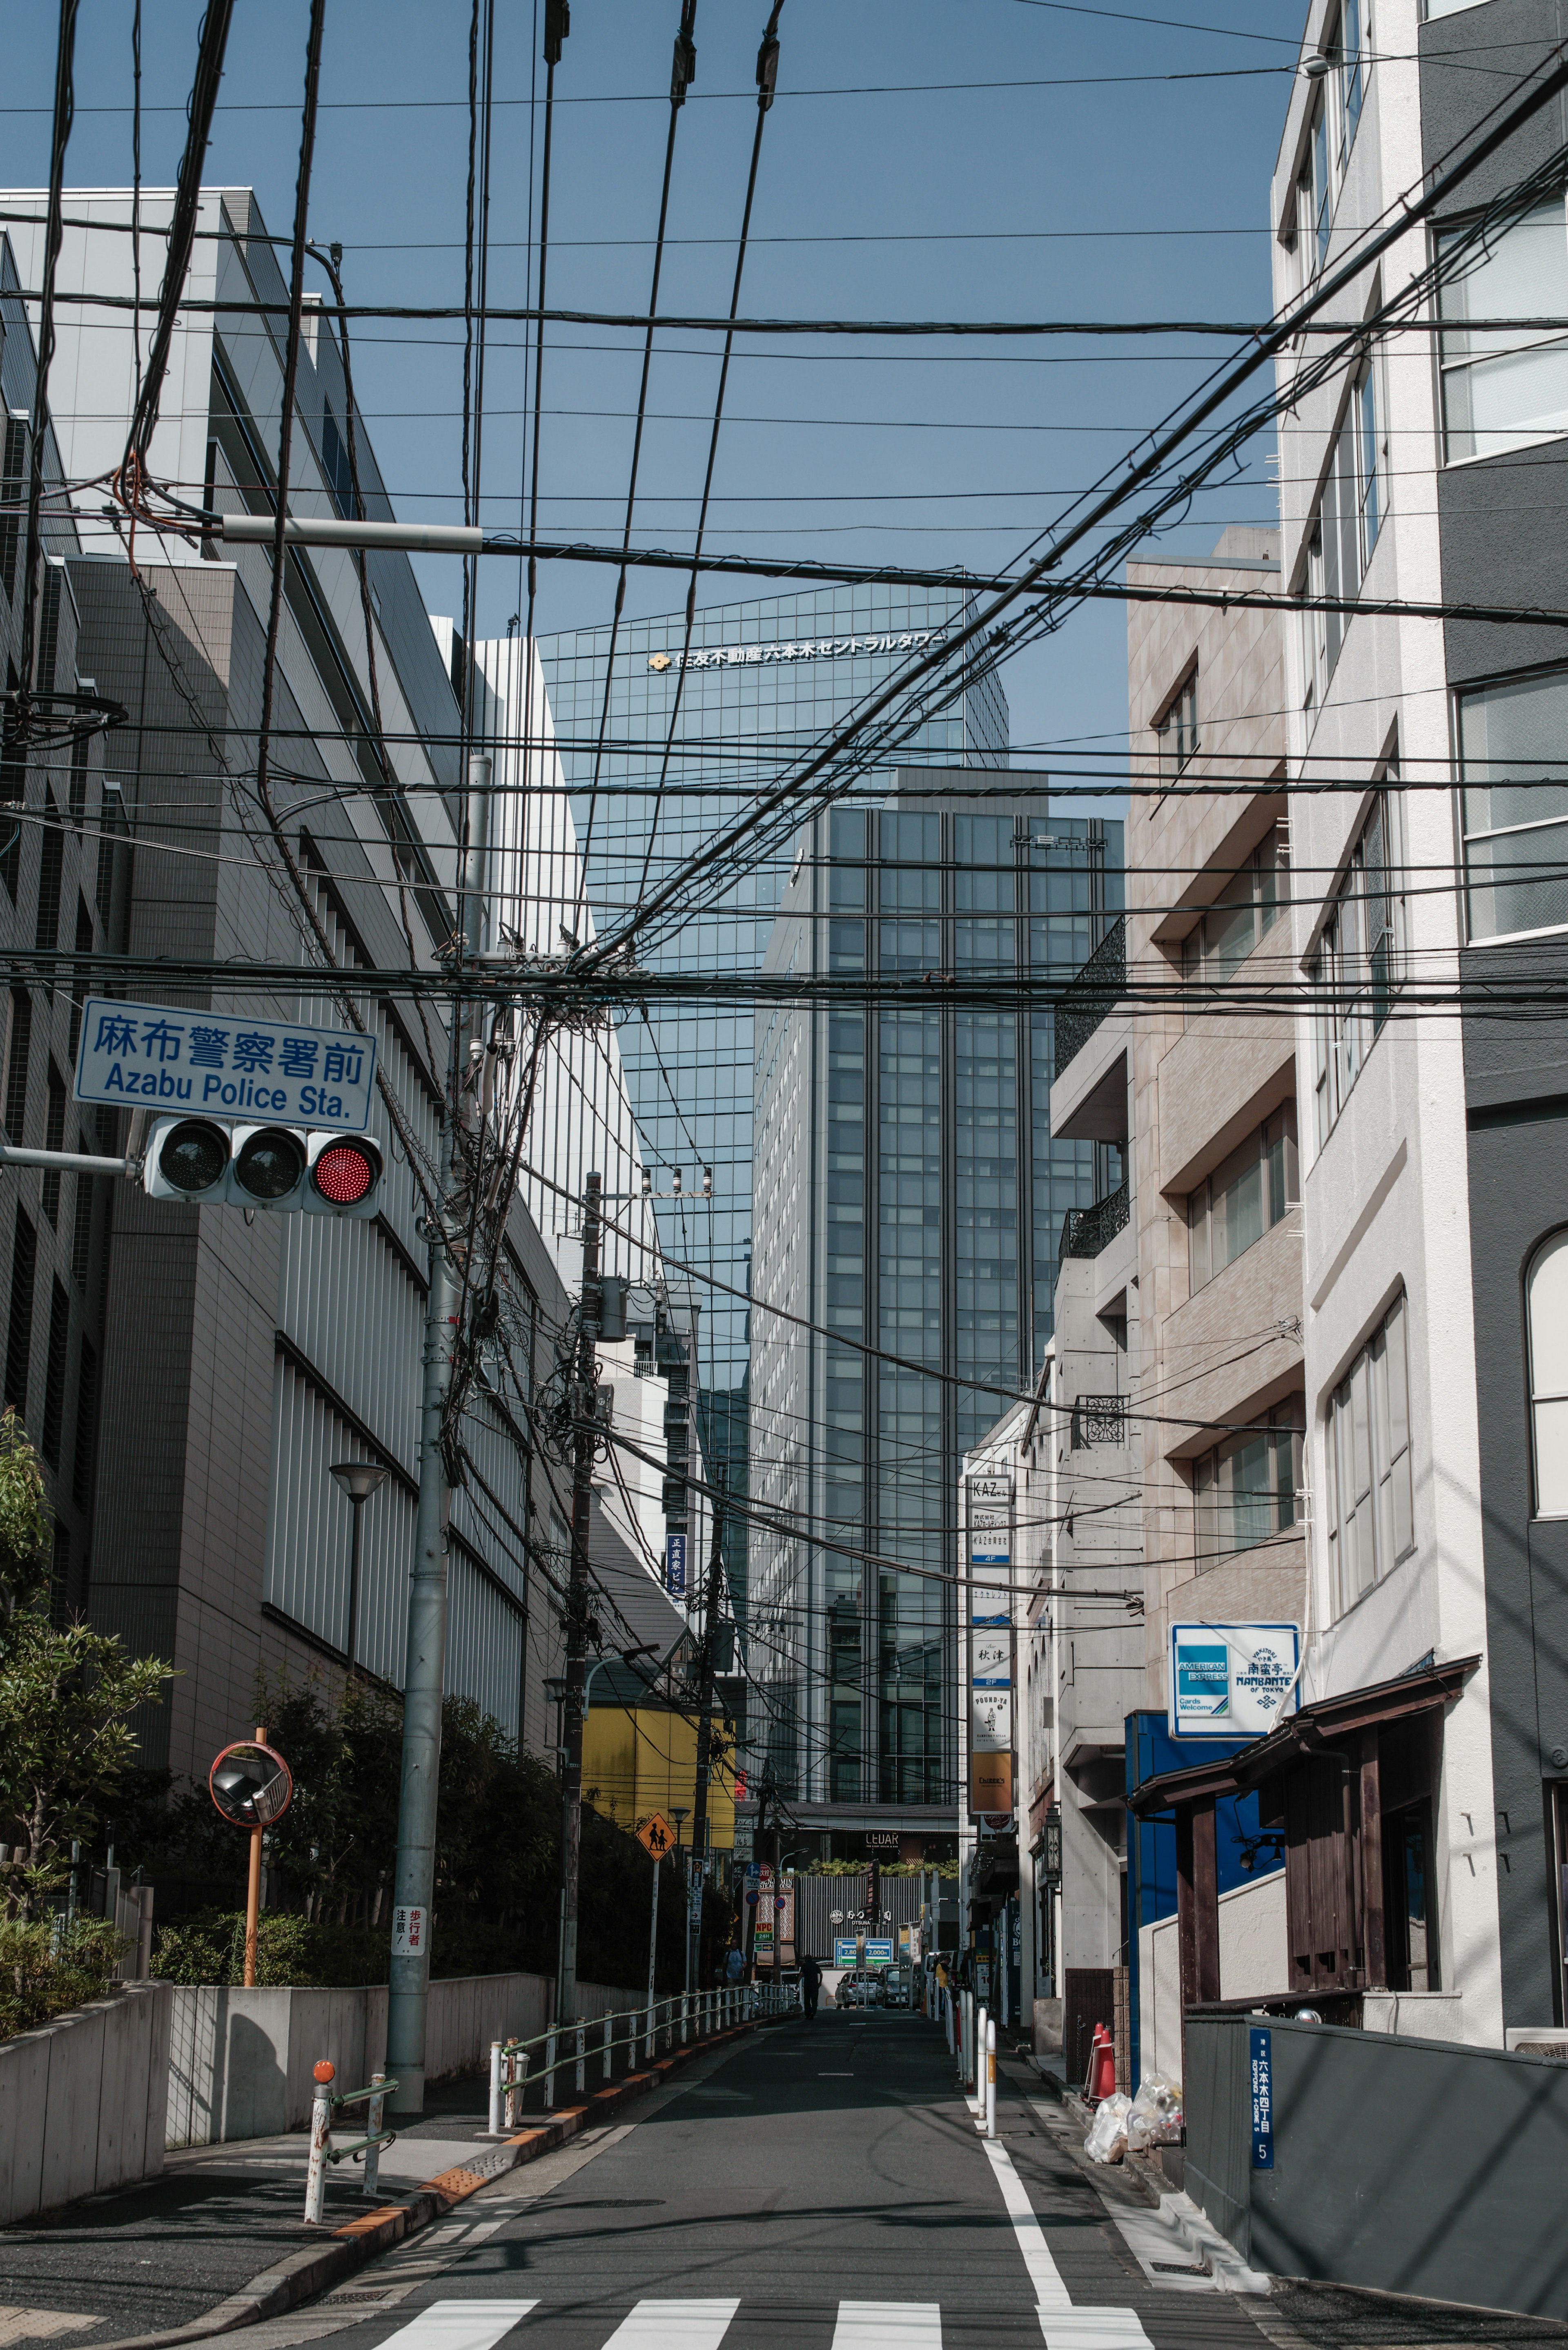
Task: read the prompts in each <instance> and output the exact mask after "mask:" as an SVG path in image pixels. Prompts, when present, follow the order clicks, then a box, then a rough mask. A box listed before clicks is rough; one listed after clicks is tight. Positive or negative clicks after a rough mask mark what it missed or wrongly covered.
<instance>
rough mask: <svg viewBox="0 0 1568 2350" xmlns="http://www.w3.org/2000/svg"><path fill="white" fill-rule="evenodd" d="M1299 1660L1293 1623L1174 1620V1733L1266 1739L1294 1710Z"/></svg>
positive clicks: (1170, 1720)
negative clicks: (1281, 1718) (1284, 1714)
mask: <svg viewBox="0 0 1568 2350" xmlns="http://www.w3.org/2000/svg"><path fill="white" fill-rule="evenodd" d="M1300 1659H1301V1631H1300V1627H1298V1626H1297V1625H1294V1624H1172V1626H1171V1627H1170V1672H1169V1690H1170V1697H1169V1712H1168V1726H1169V1730H1170V1735H1171V1736H1172V1737H1173V1738H1262V1737H1265V1736H1266V1735H1267V1733H1268V1732H1269V1731H1271V1730H1272V1728H1273V1725H1274V1721H1275V1718H1276V1716H1277V1715H1278V1714H1279V1712H1280V1710H1281V1706H1282V1704H1283V1705H1284V1707H1285V1710H1286V1711H1291V1712H1293V1711H1294V1710H1295V1705H1296V1700H1297V1691H1296V1671H1297V1667H1298V1665H1299V1662H1300Z"/></svg>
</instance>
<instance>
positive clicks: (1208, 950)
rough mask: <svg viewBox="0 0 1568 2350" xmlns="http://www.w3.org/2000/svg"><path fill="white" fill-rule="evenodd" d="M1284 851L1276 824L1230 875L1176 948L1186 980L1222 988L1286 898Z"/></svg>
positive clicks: (1286, 847) (1286, 857)
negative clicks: (1194, 925) (1178, 948)
mask: <svg viewBox="0 0 1568 2350" xmlns="http://www.w3.org/2000/svg"><path fill="white" fill-rule="evenodd" d="M1289 868H1290V849H1289V845H1288V840H1287V836H1286V832H1285V827H1284V826H1283V825H1282V824H1276V825H1275V826H1274V827H1273V828H1272V831H1271V832H1269V833H1268V834H1267V835H1266V836H1265V837H1264V838H1263V839H1262V841H1261V842H1260V843H1259V845H1258V847H1256V848H1254V849H1253V850H1252V852H1251V856H1250V857H1248V858H1245V859H1244V860H1243V862H1242V863H1241V865H1239V866H1238V867H1237V868H1236V870H1235V871H1234V872H1233V873H1231V874H1230V875H1229V876H1228V877H1227V878H1226V879H1225V881H1224V883H1223V885H1222V887H1221V888H1220V890H1219V891H1218V893H1217V895H1216V897H1215V900H1214V903H1213V904H1212V905H1211V906H1210V908H1209V910H1208V911H1207V912H1206V913H1205V914H1204V916H1203V918H1202V920H1200V921H1199V924H1198V926H1197V928H1196V929H1195V930H1192V931H1189V932H1188V935H1187V938H1186V941H1185V942H1184V944H1183V947H1182V952H1181V967H1182V972H1183V974H1184V975H1185V976H1186V977H1187V978H1189V979H1198V980H1201V981H1202V982H1203V983H1205V984H1206V985H1208V986H1210V987H1223V986H1224V984H1225V983H1226V982H1227V980H1231V979H1233V978H1234V977H1235V975H1236V973H1237V972H1239V971H1240V970H1241V965H1242V964H1243V963H1244V962H1246V960H1247V957H1248V956H1249V955H1250V954H1251V951H1252V950H1253V948H1254V947H1255V946H1256V945H1257V944H1258V942H1259V941H1260V940H1261V939H1262V938H1264V937H1265V936H1266V935H1267V934H1268V932H1269V931H1272V928H1273V926H1274V923H1275V922H1276V920H1278V918H1279V915H1280V913H1281V911H1282V908H1283V906H1284V904H1285V903H1286V902H1287V901H1288V883H1287V880H1286V876H1287V874H1288V872H1289Z"/></svg>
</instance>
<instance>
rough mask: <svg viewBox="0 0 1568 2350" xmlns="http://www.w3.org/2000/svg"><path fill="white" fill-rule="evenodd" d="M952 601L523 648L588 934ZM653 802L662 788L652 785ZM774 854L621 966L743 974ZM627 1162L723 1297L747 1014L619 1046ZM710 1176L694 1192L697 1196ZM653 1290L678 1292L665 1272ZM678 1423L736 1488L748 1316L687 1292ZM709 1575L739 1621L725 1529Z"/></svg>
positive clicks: (861, 692)
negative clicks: (718, 1569) (684, 1408)
mask: <svg viewBox="0 0 1568 2350" xmlns="http://www.w3.org/2000/svg"><path fill="white" fill-rule="evenodd" d="M965 600H966V599H965V598H964V596H963V595H962V594H961V592H960V591H959V590H956V589H948V588H941V589H929V590H926V589H913V590H906V589H895V588H888V587H830V588H823V589H820V590H815V591H814V592H812V593H810V594H805V595H798V596H777V597H766V598H759V599H756V600H754V601H750V602H746V603H741V604H727V605H720V606H715V607H711V608H707V609H705V610H701V611H699V612H698V614H697V617H696V622H695V626H694V628H693V630H692V635H691V649H690V656H689V657H688V658H687V659H686V660H685V661H684V662H683V661H682V660H681V654H682V648H683V646H684V644H685V619H684V615H683V614H682V613H680V612H677V613H671V614H670V615H668V616H666V617H661V618H659V619H645V620H636V621H627V622H623V623H622V626H621V628H620V630H619V634H618V639H617V643H616V648H615V658H614V662H613V667H609V668H608V674H607V665H608V664H609V656H610V630H609V629H608V628H602V629H577V630H576V631H573V632H570V633H567V634H563V635H560V636H556V637H545V638H541V639H540V640H539V652H540V656H541V659H542V660H543V663H544V671H545V682H546V686H547V689H548V692H549V697H550V706H551V711H552V712H553V715H554V721H555V727H556V742H557V746H558V748H559V752H560V756H561V760H562V764H563V766H564V768H565V771H566V781H567V784H568V785H569V787H570V790H571V795H572V812H573V817H574V820H575V823H576V834H577V840H578V843H579V846H580V848H581V852H582V856H583V861H584V869H585V873H586V888H587V897H588V900H589V904H590V906H591V908H592V911H593V917H594V921H595V924H596V926H597V931H598V933H599V935H600V936H603V935H605V934H606V933H607V932H608V931H614V930H616V929H617V928H618V926H619V925H620V923H621V922H622V920H624V918H625V917H626V915H627V914H628V912H629V911H630V910H632V909H633V908H635V907H636V906H637V905H638V904H639V901H640V900H643V899H646V897H647V895H648V893H649V889H654V888H657V887H658V885H659V883H660V882H661V881H663V880H665V879H667V878H668V877H670V875H672V874H674V873H676V872H677V871H678V870H679V869H680V868H681V867H682V865H683V864H684V863H685V861H686V860H687V859H688V858H690V857H691V855H692V854H693V852H695V851H697V850H700V849H701V847H702V846H703V845H704V844H705V843H707V842H709V841H710V840H711V838H712V837H713V836H714V834H715V833H716V832H718V831H719V829H720V828H721V827H722V826H724V825H725V824H727V823H729V822H730V821H732V819H733V817H734V816H736V815H737V814H738V813H740V812H741V811H742V810H743V809H745V808H746V807H748V806H750V805H751V804H752V803H753V800H754V798H755V795H757V794H758V793H759V792H760V791H762V790H763V789H765V787H766V786H767V785H769V784H771V783H772V782H773V781H774V779H775V778H776V777H777V776H778V775H780V773H781V772H782V770H783V769H784V766H785V764H786V763H787V762H788V761H789V760H790V759H791V758H792V757H794V756H795V755H796V754H799V753H800V752H802V751H804V750H806V749H809V748H810V747H811V746H812V745H814V744H815V743H817V742H819V740H821V739H822V738H824V737H825V736H826V735H827V734H828V733H830V732H831V731H832V730H833V729H834V728H835V727H836V725H838V724H839V723H841V722H842V721H843V720H844V719H845V718H846V716H848V715H849V713H850V712H853V711H854V710H855V709H857V707H858V706H859V705H860V704H861V703H862V702H864V701H865V699H866V698H867V695H868V694H870V693H872V692H874V691H875V690H876V689H877V687H879V686H881V685H882V684H884V683H885V682H886V681H888V679H889V678H890V677H892V676H893V675H894V674H895V673H896V672H897V671H898V669H899V667H900V666H901V665H902V664H903V663H904V662H906V661H907V660H908V659H909V653H910V651H911V650H914V649H916V647H917V646H918V645H919V643H920V641H921V640H927V641H929V640H930V638H931V636H932V634H933V632H934V633H935V634H936V635H940V633H941V632H942V631H944V630H946V629H949V628H950V627H951V626H952V625H953V624H954V622H955V621H956V620H957V619H958V618H959V617H960V615H961V612H962V611H963V609H964V606H965ZM1007 741H1008V719H1007V704H1006V700H1005V697H1004V696H1003V694H1002V691H1001V688H1000V686H999V685H998V684H997V683H996V682H995V681H992V680H987V681H981V682H980V683H978V684H976V685H974V686H971V688H970V689H969V690H968V691H965V692H964V693H963V695H962V696H961V699H959V700H958V701H957V702H955V703H954V704H953V706H952V707H951V708H950V710H948V711H945V712H941V713H940V714H938V715H936V716H934V717H932V718H930V719H929V720H928V721H927V722H926V723H924V724H923V725H922V726H921V727H920V729H919V732H918V733H916V734H914V735H913V736H912V737H911V739H910V741H909V743H908V744H907V745H906V746H904V747H903V748H901V749H900V750H899V751H898V754H897V755H898V759H899V760H902V761H906V762H921V763H923V762H927V761H933V762H935V763H937V764H940V765H943V766H963V765H970V764H979V765H991V766H997V765H1000V766H1005V764H1006V763H1007ZM661 785H662V788H660V786H661ZM789 862H790V856H789V851H788V850H787V849H785V850H784V851H783V852H782V853H781V854H780V855H778V856H776V857H774V858H769V859H766V860H764V861H763V862H762V863H760V864H759V865H757V866H756V867H755V868H753V870H751V871H750V872H748V873H747V874H746V876H745V877H744V879H742V880H741V881H740V882H739V883H738V884H736V885H735V886H733V887H731V888H728V889H723V890H722V891H716V892H715V893H714V894H713V896H712V899H711V902H703V903H702V904H701V906H700V908H699V910H696V911H694V912H693V913H692V914H691V918H690V919H689V920H687V921H686V923H685V924H684V927H683V928H682V929H681V930H680V932H679V934H678V935H677V936H676V937H675V938H674V939H673V940H672V941H670V942H669V943H668V944H666V945H663V946H659V947H658V948H656V949H654V950H652V951H645V950H642V949H639V959H640V960H642V961H644V962H649V963H650V964H652V965H654V966H655V967H658V968H663V969H676V970H680V971H682V972H702V971H706V972H734V971H754V970H757V969H760V967H761V964H762V960H763V952H764V951H765V949H766V946H767V941H768V936H769V933H770V931H771V930H772V927H773V921H774V915H775V913H776V911H777V909H778V905H779V899H780V894H781V889H782V885H783V882H784V878H785V876H786V875H787V873H788V870H789ZM619 1045H620V1053H621V1060H622V1065H623V1066H624V1068H625V1071H626V1079H627V1084H628V1090H629V1093H630V1097H631V1103H632V1107H633V1110H634V1112H635V1114H636V1118H637V1122H638V1126H639V1130H640V1133H641V1135H642V1139H643V1158H644V1164H645V1165H646V1166H647V1167H648V1169H649V1171H650V1173H651V1175H652V1178H653V1182H654V1188H655V1191H657V1192H659V1193H663V1194H666V1195H668V1194H669V1193H670V1191H671V1190H672V1188H673V1176H674V1171H675V1170H680V1187H681V1189H680V1198H678V1199H676V1198H670V1197H668V1196H666V1197H663V1198H661V1199H660V1200H659V1202H658V1210H657V1212H658V1218H659V1233H660V1239H661V1242H662V1244H663V1246H664V1248H665V1250H666V1252H667V1253H668V1255H669V1256H670V1258H671V1259H676V1260H680V1261H681V1262H683V1263H688V1264H691V1265H693V1266H695V1267H697V1268H698V1269H699V1271H700V1272H701V1273H711V1274H713V1275H714V1276H715V1277H716V1278H717V1279H718V1280H719V1281H722V1282H728V1283H730V1284H732V1285H733V1286H734V1288H736V1289H737V1290H740V1291H742V1292H744V1291H746V1290H747V1289H748V1288H749V1286H750V1281H751V1263H752V1144H753V1116H752V1107H753V1105H752V1086H753V1060H754V1056H755V1048H754V1038H753V1019H752V1014H751V1013H750V1011H749V1010H742V1009H736V1008H733V1007H732V1006H728V1005H714V1006H708V1005H704V1004H682V1005H674V1004H670V1005H660V1004H659V1002H658V1001H657V999H655V1000H654V1001H653V1002H651V1003H649V1006H648V1017H647V1019H646V1020H645V1019H644V1018H643V1017H642V1016H641V1015H640V1014H638V1013H632V1014H629V1015H628V1018H627V1019H626V1021H625V1022H624V1023H623V1024H622V1026H621V1028H620V1031H619ZM704 1169H711V1176H712V1194H711V1199H709V1198H704V1197H702V1196H701V1194H702V1182H703V1170H704ZM672 1277H679V1276H678V1275H675V1274H673V1272H672ZM701 1295H702V1300H703V1312H702V1316H701V1365H700V1381H699V1420H700V1425H701V1433H702V1440H703V1444H704V1449H705V1451H706V1453H707V1456H708V1461H709V1466H710V1467H711V1469H715V1470H717V1469H719V1468H722V1469H723V1471H724V1472H725V1476H726V1480H727V1482H728V1486H729V1490H730V1491H731V1492H737V1491H740V1490H742V1489H743V1488H744V1485H745V1481H746V1473H747V1472H746V1461H745V1446H746V1437H747V1429H748V1409H747V1369H748V1360H749V1335H748V1323H749V1316H748V1314H747V1311H746V1308H745V1305H744V1304H743V1302H742V1300H740V1299H728V1298H726V1297H725V1296H724V1295H722V1292H717V1291H715V1292H711V1293H709V1292H701ZM728 1564H729V1570H730V1576H731V1583H732V1590H733V1591H734V1594H735V1597H736V1603H737V1607H739V1608H741V1609H742V1612H743V1608H744V1592H745V1583H746V1565H745V1544H744V1541H743V1538H742V1530H741V1529H740V1527H739V1526H738V1524H736V1523H734V1522H732V1534H731V1540H730V1544H729V1560H728Z"/></svg>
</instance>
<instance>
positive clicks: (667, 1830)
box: [637, 1812, 675, 1860]
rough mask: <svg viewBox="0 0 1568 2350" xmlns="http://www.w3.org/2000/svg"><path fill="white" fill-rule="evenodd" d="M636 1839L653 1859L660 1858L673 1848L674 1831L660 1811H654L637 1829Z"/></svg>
mask: <svg viewBox="0 0 1568 2350" xmlns="http://www.w3.org/2000/svg"><path fill="white" fill-rule="evenodd" d="M637 1840H638V1842H639V1845H641V1846H642V1848H643V1850H644V1851H645V1852H650V1853H651V1854H652V1855H653V1857H654V1859H655V1860H662V1859H663V1858H664V1856H665V1854H666V1853H667V1852H672V1851H673V1850H674V1847H675V1832H674V1830H673V1829H672V1828H671V1826H670V1822H669V1821H668V1820H667V1819H666V1818H665V1816H664V1814H663V1813H662V1812H654V1813H652V1814H650V1815H649V1818H647V1819H646V1820H644V1821H643V1823H642V1825H641V1826H640V1827H639V1829H638V1832H637Z"/></svg>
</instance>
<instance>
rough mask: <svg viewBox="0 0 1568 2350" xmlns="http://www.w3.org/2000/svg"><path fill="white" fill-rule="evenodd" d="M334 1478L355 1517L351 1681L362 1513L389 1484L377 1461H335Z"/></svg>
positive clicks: (350, 1599)
mask: <svg viewBox="0 0 1568 2350" xmlns="http://www.w3.org/2000/svg"><path fill="white" fill-rule="evenodd" d="M332 1474H333V1476H334V1477H335V1478H336V1479H337V1482H338V1484H339V1486H340V1487H341V1488H342V1490H343V1492H345V1493H347V1494H348V1504H349V1507H350V1508H351V1509H352V1511H353V1513H354V1547H353V1550H352V1552H351V1553H350V1555H349V1561H348V1640H347V1642H346V1643H345V1646H346V1647H347V1648H348V1677H349V1679H353V1677H354V1661H355V1659H354V1648H355V1644H356V1642H357V1640H358V1634H359V1513H360V1511H361V1510H362V1509H363V1508H364V1506H365V1504H366V1503H367V1502H368V1501H369V1498H370V1496H371V1494H372V1493H373V1492H375V1491H376V1488H377V1487H378V1485H380V1484H383V1483H385V1482H386V1476H387V1471H385V1470H384V1469H382V1468H380V1467H379V1465H378V1464H377V1463H376V1462H375V1461H334V1462H333V1463H332Z"/></svg>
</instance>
